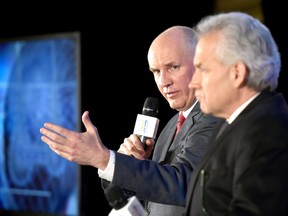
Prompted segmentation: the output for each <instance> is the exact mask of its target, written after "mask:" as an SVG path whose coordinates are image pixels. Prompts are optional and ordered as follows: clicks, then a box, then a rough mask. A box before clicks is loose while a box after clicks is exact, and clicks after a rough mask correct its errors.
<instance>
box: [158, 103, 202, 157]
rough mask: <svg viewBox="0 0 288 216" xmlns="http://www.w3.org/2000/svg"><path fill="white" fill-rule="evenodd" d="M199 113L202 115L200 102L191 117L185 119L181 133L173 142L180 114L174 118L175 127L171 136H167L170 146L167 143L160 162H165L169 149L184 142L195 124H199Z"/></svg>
mask: <svg viewBox="0 0 288 216" xmlns="http://www.w3.org/2000/svg"><path fill="white" fill-rule="evenodd" d="M199 113H200V105H199V102H197V104H195V106H194V108H193V109H192V110H191V112H190V113H189V115H188V116H187V118H186V119H185V121H184V123H183V125H182V128H181V130H180V132H179V133H178V135H177V136H176V137H175V139H174V141H173V138H174V134H175V131H176V124H177V119H178V114H177V115H176V116H174V118H175V120H174V122H173V123H174V125H173V126H172V127H171V130H170V132H169V134H167V143H169V145H167V143H166V145H164V147H163V151H162V154H161V156H160V158H159V159H160V160H159V161H164V160H165V157H166V155H167V152H168V151H169V149H170V148H172V147H174V145H178V144H179V142H180V140H182V139H183V137H185V136H186V135H187V133H188V132H189V131H190V128H191V127H193V125H194V124H195V122H197V120H198V116H199V115H198V114H199Z"/></svg>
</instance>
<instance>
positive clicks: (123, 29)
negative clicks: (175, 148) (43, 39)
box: [0, 0, 288, 216]
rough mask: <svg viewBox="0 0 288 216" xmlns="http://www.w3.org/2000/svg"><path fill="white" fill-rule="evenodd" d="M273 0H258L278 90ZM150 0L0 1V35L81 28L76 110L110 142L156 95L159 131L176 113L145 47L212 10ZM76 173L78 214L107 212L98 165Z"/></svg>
mask: <svg viewBox="0 0 288 216" xmlns="http://www.w3.org/2000/svg"><path fill="white" fill-rule="evenodd" d="M271 2H272V1H269V0H267V1H263V3H265V5H264V8H263V12H264V18H265V23H266V24H267V25H268V27H269V28H270V29H271V31H272V34H273V35H274V36H275V39H276V41H277V43H278V45H279V48H280V51H281V53H282V61H283V66H282V71H283V72H281V76H280V80H279V88H278V89H279V90H281V91H284V89H285V82H286V80H287V75H286V74H285V68H286V65H284V58H285V59H287V48H288V46H287V38H288V37H287V35H284V32H283V30H282V28H281V27H280V24H279V23H281V19H282V18H283V17H282V16H281V13H280V12H279V10H280V8H282V6H281V5H279V4H280V3H278V4H275V3H271ZM176 3H177V2H176ZM154 4H155V3H151V4H148V3H147V2H146V3H145V4H142V5H141V4H140V3H138V5H133V4H131V3H129V4H127V5H125V4H124V3H121V4H115V3H112V2H106V3H105V5H104V4H103V2H102V3H101V4H97V3H93V4H91V5H89V4H87V3H81V4H80V3H73V4H72V3H69V4H61V5H59V4H56V3H55V4H51V3H50V4H46V3H39V4H38V5H33V6H32V5H31V6H30V5H27V4H23V5H9V6H5V7H3V8H2V9H1V13H0V20H2V21H1V24H0V38H9V37H18V36H29V35H38V34H46V33H60V32H71V31H77V32H80V34H81V87H82V88H81V100H82V103H81V110H82V112H84V111H85V110H88V111H89V112H90V118H91V120H92V122H93V123H94V125H95V126H96V127H97V128H98V130H99V133H100V136H101V139H102V141H103V143H104V144H105V145H106V146H107V147H109V148H111V149H115V150H116V149H118V147H119V145H120V144H121V143H122V142H123V140H124V138H125V137H127V136H129V135H130V134H131V133H132V132H133V128H134V123H135V120H136V115H137V114H138V113H141V112H142V107H143V104H144V101H145V99H146V97H148V96H154V97H157V98H159V100H160V108H159V116H158V117H159V119H160V126H159V130H158V131H160V130H161V129H162V128H163V126H164V125H165V123H166V122H167V121H168V120H169V118H170V117H171V116H172V115H173V114H174V113H175V111H172V110H171V109H170V107H169V105H168V103H167V102H166V101H165V100H164V98H163V97H162V96H161V95H160V93H159V92H158V90H157V87H156V85H155V82H154V79H153V76H152V73H151V72H149V70H148V63H147V51H148V48H149V46H150V43H151V42H152V40H153V39H154V38H155V37H156V36H157V35H158V34H159V33H160V32H162V31H163V30H164V29H166V28H168V27H170V26H172V25H186V26H193V25H194V24H195V23H196V22H197V21H198V20H199V19H200V18H201V17H203V16H205V15H207V14H211V13H213V7H214V6H213V1H212V0H205V1H204V0H201V1H198V2H197V3H195V2H193V3H192V2H191V3H189V4H188V3H186V4H175V2H173V4H171V5H169V4H167V3H166V5H165V7H164V6H163V7H161V6H160V7H159V6H158V7H156V6H155V5H154ZM191 4H192V5H191ZM284 8H285V7H284ZM284 31H287V30H285V29H284ZM285 37H286V39H285ZM286 62H287V61H286ZM286 62H285V64H287V63H286ZM284 93H285V92H284ZM285 96H286V97H287V93H286V94H285ZM105 116H106V117H105ZM82 129H83V130H84V128H82ZM39 139H40V134H39ZM81 178H82V184H81V186H82V187H81V191H82V193H81V194H82V198H81V216H86V215H108V213H109V212H110V210H111V207H110V206H109V205H108V202H107V200H106V198H105V196H104V193H103V190H102V188H101V186H100V180H99V177H98V174H97V169H95V168H92V167H88V166H82V167H81ZM140 184H141V183H140ZM144 185H145V184H144V183H143V186H144ZM148 186H149V184H148V185H147V186H146V187H148ZM100 211H101V212H102V213H101V214H100Z"/></svg>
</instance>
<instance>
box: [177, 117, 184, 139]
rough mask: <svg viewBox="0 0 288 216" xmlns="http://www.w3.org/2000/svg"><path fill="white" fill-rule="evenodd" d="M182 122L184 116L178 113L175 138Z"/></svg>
mask: <svg viewBox="0 0 288 216" xmlns="http://www.w3.org/2000/svg"><path fill="white" fill-rule="evenodd" d="M184 120H185V117H184V115H183V112H180V113H179V116H178V121H177V126H176V127H177V129H176V133H175V137H176V136H177V134H178V133H179V131H180V129H181V127H182V125H183V122H184Z"/></svg>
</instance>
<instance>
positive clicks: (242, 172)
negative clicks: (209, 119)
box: [186, 12, 288, 216]
mask: <svg viewBox="0 0 288 216" xmlns="http://www.w3.org/2000/svg"><path fill="white" fill-rule="evenodd" d="M196 30H197V35H198V38H199V41H198V44H197V47H196V53H195V58H194V65H195V67H196V72H195V74H194V76H193V79H192V82H191V84H190V86H191V87H193V88H195V89H196V90H195V95H196V97H197V99H198V100H199V102H200V104H201V106H200V107H201V110H202V111H203V112H204V113H207V114H212V115H215V116H217V117H220V118H223V124H222V125H223V127H222V128H221V127H219V129H216V130H215V132H216V133H215V135H213V136H214V137H213V138H212V142H211V144H210V145H209V148H208V150H207V152H206V154H205V156H204V157H203V158H202V159H201V160H200V162H199V164H198V166H197V168H196V169H195V170H194V171H193V173H192V176H191V181H190V184H189V189H188V191H187V204H186V215H189V216H196V215H197V216H198V215H213V216H217V215H245V216H248V215H261V216H265V215H267V216H268V215H269V216H271V215H277V216H282V215H283V216H284V215H285V216H287V215H288V205H287V204H288V184H287V183H288V172H287V171H288V108H287V104H286V102H285V100H284V97H283V95H282V94H281V93H278V92H276V90H275V89H276V87H277V84H278V76H279V71H280V65H281V61H280V54H279V52H278V48H277V45H276V43H275V41H274V39H273V37H272V35H271V33H270V31H269V29H268V28H266V27H265V26H264V25H263V24H262V23H261V22H260V21H258V20H257V19H255V18H253V17H251V16H249V15H247V14H245V13H241V12H230V13H223V14H218V15H214V16H209V17H207V18H205V19H203V20H202V21H200V22H199V23H198V25H197V26H196Z"/></svg>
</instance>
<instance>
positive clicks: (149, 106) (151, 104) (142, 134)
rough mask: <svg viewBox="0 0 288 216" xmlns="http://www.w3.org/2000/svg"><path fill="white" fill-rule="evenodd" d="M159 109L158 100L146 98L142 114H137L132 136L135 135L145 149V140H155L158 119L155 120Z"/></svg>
mask: <svg viewBox="0 0 288 216" xmlns="http://www.w3.org/2000/svg"><path fill="white" fill-rule="evenodd" d="M158 109H159V100H158V99H157V98H154V97H147V98H146V100H145V103H144V106H143V110H142V114H138V115H137V118H136V123H135V127H134V132H133V133H134V134H137V136H138V137H139V139H140V141H141V142H142V144H143V146H144V149H145V142H146V139H147V138H152V139H155V137H156V135H157V130H158V125H159V119H158V118H156V116H157V114H158Z"/></svg>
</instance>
